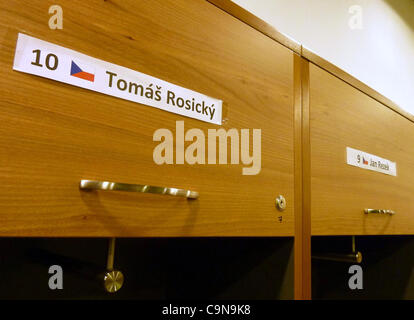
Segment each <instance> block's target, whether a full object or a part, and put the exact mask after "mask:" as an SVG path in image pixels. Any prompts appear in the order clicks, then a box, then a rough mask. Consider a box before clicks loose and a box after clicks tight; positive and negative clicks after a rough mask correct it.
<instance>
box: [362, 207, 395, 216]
mask: <svg viewBox="0 0 414 320" xmlns="http://www.w3.org/2000/svg"><path fill="white" fill-rule="evenodd" d="M364 211H365V213H366V214H368V213H378V214H389V215H390V216H392V215H394V214H395V211H393V210H385V209H365V210H364Z"/></svg>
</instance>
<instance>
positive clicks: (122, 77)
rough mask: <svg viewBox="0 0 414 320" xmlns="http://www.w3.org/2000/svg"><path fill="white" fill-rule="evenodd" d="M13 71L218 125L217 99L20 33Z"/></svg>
mask: <svg viewBox="0 0 414 320" xmlns="http://www.w3.org/2000/svg"><path fill="white" fill-rule="evenodd" d="M13 69H14V70H17V71H21V72H25V73H30V74H34V75H37V76H41V77H45V78H49V79H53V80H56V81H60V82H64V83H68V84H71V85H74V86H77V87H82V88H85V89H89V90H93V91H97V92H100V93H103V94H107V95H110V96H114V97H118V98H121V99H125V100H129V101H133V102H137V103H141V104H145V105H147V106H150V107H154V108H158V109H161V110H164V111H168V112H172V113H176V114H179V115H182V116H186V117H190V118H194V119H198V120H201V121H205V122H209V123H214V124H218V125H221V120H222V101H221V100H218V99H214V98H211V97H208V96H206V95H203V94H201V93H198V92H195V91H192V90H189V89H186V88H183V87H180V86H177V85H174V84H172V83H169V82H166V81H163V80H161V79H158V78H155V77H152V76H149V75H147V74H144V73H141V72H138V71H134V70H131V69H128V68H125V67H121V66H119V65H116V64H112V63H109V62H106V61H103V60H99V59H95V58H93V57H90V56H88V55H85V54H82V53H79V52H76V51H74V50H71V49H67V48H64V47H61V46H58V45H55V44H53V43H50V42H47V41H43V40H39V39H37V38H34V37H30V36H28V35H25V34H22V33H19V35H18V39H17V45H16V52H15V56H14V64H13Z"/></svg>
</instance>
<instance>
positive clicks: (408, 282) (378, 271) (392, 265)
mask: <svg viewBox="0 0 414 320" xmlns="http://www.w3.org/2000/svg"><path fill="white" fill-rule="evenodd" d="M356 249H357V250H358V251H361V253H362V257H363V261H362V263H361V267H362V270H363V289H362V290H358V289H354V290H351V289H350V288H349V286H348V281H349V278H350V277H351V276H352V274H349V273H348V271H349V267H350V266H351V265H352V264H350V263H343V262H331V261H322V260H312V298H313V299H414V237H413V236H358V237H356ZM350 251H351V237H350V236H347V237H342V236H341V237H312V252H313V253H315V252H317V253H323V252H326V253H328V252H330V253H349V252H350Z"/></svg>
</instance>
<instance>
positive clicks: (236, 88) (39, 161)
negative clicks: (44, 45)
mask: <svg viewBox="0 0 414 320" xmlns="http://www.w3.org/2000/svg"><path fill="white" fill-rule="evenodd" d="M59 4H60V5H61V6H62V8H63V29H62V30H51V29H49V26H48V19H49V18H50V16H49V15H48V8H49V5H50V4H49V3H46V2H44V1H40V0H39V1H19V2H7V3H6V2H4V1H3V2H2V3H1V5H2V6H3V7H2V8H0V21H1V22H0V32H1V34H2V50H1V52H0V69H1V72H2V77H1V79H0V91H1V100H0V123H1V126H0V179H1V181H2V183H1V184H0V236H48V237H68V236H76V237H80V236H84V237H90V236H91V237H153V236H161V237H162V236H292V235H293V233H294V231H293V230H294V217H293V214H294V210H293V203H294V195H293V194H294V191H293V188H294V182H293V181H294V177H293V175H294V174H293V171H294V163H293V161H294V160H293V159H294V150H293V122H294V120H293V52H292V51H291V50H289V49H287V48H286V47H283V46H282V45H280V44H279V43H277V42H275V41H274V40H272V39H270V38H268V37H266V36H265V35H263V34H262V33H260V32H259V31H257V30H255V29H253V28H251V27H249V26H248V25H246V24H244V23H243V22H241V21H239V20H237V19H236V18H234V17H232V16H230V15H229V14H227V13H225V12H224V11H222V10H220V9H219V8H217V7H216V6H214V5H212V4H211V3H208V2H207V1H203V0H197V1H187V0H179V1H177V0H174V1H173V0H168V1H165V0H162V1H161V0H156V1H132V0H129V1H122V2H111V1H88V2H85V1H69V0H66V1H61V2H60V3H59ZM75 8H76V9H75ZM19 32H23V33H25V34H28V35H30V36H33V37H36V38H39V39H42V40H45V41H49V42H51V43H54V44H58V45H61V46H63V47H66V48H70V49H73V50H76V51H78V52H81V53H84V54H87V55H89V56H92V57H95V58H98V59H102V60H104V61H108V62H111V63H114V64H118V65H121V66H124V67H127V68H130V69H133V70H137V71H140V72H143V73H146V74H148V75H151V76H154V77H157V78H160V79H163V80H165V81H168V82H171V83H174V84H176V85H179V86H182V87H185V88H189V89H191V90H194V91H197V92H200V93H202V94H205V95H208V96H211V97H214V98H217V99H221V100H223V101H224V109H225V110H226V115H225V118H226V121H225V122H224V123H223V125H222V126H217V125H213V124H208V123H205V122H201V121H198V120H195V119H191V118H185V117H182V116H179V115H176V114H172V113H168V112H164V111H161V110H159V109H155V108H150V107H147V106H144V105H139V104H136V103H133V102H130V101H125V100H121V99H117V98H114V97H111V96H107V95H104V94H100V93H96V92H92V91H88V90H85V89H81V88H78V87H74V86H70V85H67V84H62V83H59V82H56V81H53V80H50V79H45V78H41V77H37V76H34V75H30V74H24V73H21V72H17V71H13V70H12V66H13V57H14V51H15V45H16V39H17V34H18V33H19ZM179 120H181V121H184V125H185V130H188V129H191V128H199V129H201V130H203V132H204V133H205V134H206V135H207V130H208V129H219V128H224V129H226V130H228V129H230V128H236V129H237V130H239V132H240V129H250V135H251V132H252V129H261V152H262V153H261V172H260V173H259V174H258V175H253V176H247V175H242V168H243V167H245V165H243V164H239V165H230V164H227V165H225V164H221V165H218V164H217V165H210V164H205V165H201V164H200V165H188V164H183V165H177V164H176V165H156V164H155V163H154V161H153V150H154V148H155V147H156V145H157V144H158V143H159V142H155V141H153V133H154V132H155V130H157V129H159V128H166V129H169V130H171V131H172V132H173V133H175V127H176V121H179ZM228 153H230V151H229V152H228ZM228 161H229V162H230V160H228ZM81 179H92V180H100V181H115V182H123V183H132V184H148V185H155V186H165V187H177V188H183V189H188V190H194V191H197V192H199V194H200V197H199V199H197V200H192V201H188V200H185V199H179V198H175V197H168V196H161V195H150V194H139V193H122V192H100V191H98V192H95V191H93V192H84V191H80V190H79V181H80V180H81ZM279 194H280V195H283V196H284V197H285V199H286V201H287V208H286V210H285V211H284V212H279V211H278V210H277V209H276V207H275V199H276V197H277V196H278V195H279Z"/></svg>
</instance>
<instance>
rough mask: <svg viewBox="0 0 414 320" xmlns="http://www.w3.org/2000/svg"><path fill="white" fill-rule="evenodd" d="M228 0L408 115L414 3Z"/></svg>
mask: <svg viewBox="0 0 414 320" xmlns="http://www.w3.org/2000/svg"><path fill="white" fill-rule="evenodd" d="M233 1H234V2H235V3H237V4H238V5H240V6H241V7H244V8H245V9H247V10H248V11H250V12H252V13H253V14H254V15H256V16H258V17H260V18H261V19H263V20H265V21H266V22H267V23H269V24H271V25H273V26H274V27H275V28H276V29H277V30H279V31H280V32H282V33H285V34H286V35H288V36H290V37H291V38H293V39H295V40H297V41H298V42H300V43H302V44H303V45H304V46H306V47H308V48H309V49H311V50H312V51H314V52H316V53H317V54H318V55H320V56H321V57H323V58H325V59H326V60H328V61H330V62H332V63H333V64H335V65H337V66H338V67H340V68H342V69H344V70H345V71H347V72H348V73H350V74H351V75H353V76H354V77H356V78H358V79H359V80H361V81H362V82H364V83H366V84H367V85H369V86H370V87H372V88H373V89H375V90H376V91H378V92H379V93H381V94H382V95H384V96H386V97H388V98H389V99H391V100H393V101H394V102H395V103H397V104H398V105H399V106H400V107H401V108H402V109H404V110H406V111H408V112H410V113H412V114H414V0H233ZM353 5H359V6H360V7H361V9H362V29H351V28H350V26H349V21H350V19H352V17H353V16H355V13H353V14H352V13H350V12H349V8H350V7H351V6H353Z"/></svg>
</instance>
